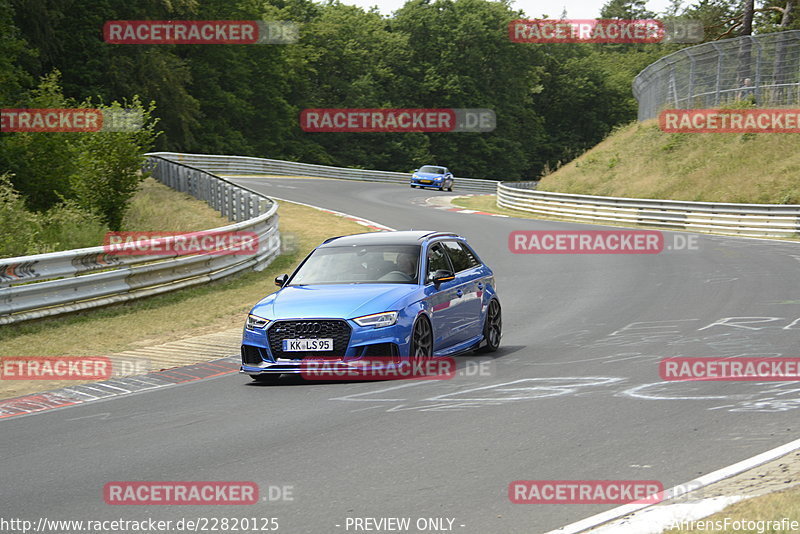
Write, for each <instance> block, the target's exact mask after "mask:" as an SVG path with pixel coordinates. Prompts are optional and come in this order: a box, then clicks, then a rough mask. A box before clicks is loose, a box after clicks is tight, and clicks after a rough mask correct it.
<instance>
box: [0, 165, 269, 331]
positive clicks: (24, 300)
mask: <svg viewBox="0 0 800 534" xmlns="http://www.w3.org/2000/svg"><path fill="white" fill-rule="evenodd" d="M145 169H146V170H149V171H150V172H151V173H152V174H153V176H154V177H155V178H156V179H158V180H159V181H161V182H163V183H164V184H166V185H168V186H170V187H172V188H174V189H177V190H178V191H184V192H187V193H189V194H191V195H192V196H194V197H196V198H199V199H201V200H205V201H206V202H208V204H209V205H210V206H211V207H212V208H215V209H217V210H218V211H220V212H221V213H222V214H223V215H225V216H227V217H228V219H229V220H232V221H236V223H235V224H231V225H228V226H223V227H220V228H215V229H213V230H208V231H213V232H233V231H247V232H254V233H255V234H257V235H258V252H256V253H255V254H254V255H249V256H244V255H233V254H227V255H208V254H195V255H177V254H175V255H158V256H155V255H149V256H127V255H117V254H113V253H108V251H106V250H105V249H104V247H102V246H101V247H91V248H83V249H77V250H67V251H62V252H53V253H48V254H37V255H34V256H22V257H17V258H7V259H0V324H10V323H16V322H19V321H25V320H29V319H36V318H40V317H47V316H50V315H57V314H61V313H68V312H74V311H78V310H83V309H87V308H94V307H98V306H105V305H108V304H112V303H117V302H124V301H128V300H132V299H136V298H141V297H146V296H150V295H157V294H159V293H165V292H167V291H172V290H175V289H180V288H184V287H189V286H193V285H197V284H201V283H205V282H209V281H211V280H217V279H219V278H223V277H225V276H228V275H232V274H234V273H237V272H240V271H243V270H245V269H255V270H261V269H263V268H265V267H266V266H267V265H269V263H270V262H271V261H272V260H273V259H274V258H275V257H276V256H277V255H278V254H279V253H280V243H281V241H280V235H279V233H278V213H277V210H278V205H277V204H276V203H275V202H273V201H272V200H271V199H269V198H267V197H265V196H263V195H260V194H259V193H256V192H253V191H250V190H249V189H246V188H244V187H241V186H239V185H236V184H234V183H232V182H229V181H228V180H225V179H223V178H219V177H218V176H214V175H213V174H211V173H209V172H206V171H203V170H201V169H195V168H192V167H189V166H186V165H183V164H180V163H176V162H172V161H169V160H167V159H164V158H161V157H158V156H149V157H148V160H147V163H146V165H145Z"/></svg>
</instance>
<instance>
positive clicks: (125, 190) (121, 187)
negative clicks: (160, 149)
mask: <svg viewBox="0 0 800 534" xmlns="http://www.w3.org/2000/svg"><path fill="white" fill-rule="evenodd" d="M87 104H88V103H87ZM154 108H155V106H154V104H153V103H151V104H150V105H149V107H147V108H145V107H144V106H143V105H142V103H141V101H140V100H139V98H138V97H134V98H133V101H132V102H131V103H130V104H128V105H122V104H120V103H119V102H113V103H112V104H111V105H109V106H102V107H101V109H102V110H103V111H104V113H105V114H107V113H108V112H109V111H111V112H114V111H117V112H119V111H122V110H123V109H124V110H127V111H135V112H138V113H140V114H141V116H142V118H143V126H142V128H140V129H138V130H134V131H128V132H113V131H99V132H92V133H86V134H81V137H79V138H78V141H77V143H76V146H75V153H76V169H75V172H74V173H73V174H72V175H71V176H70V177H69V183H70V186H71V191H70V198H73V199H75V201H76V202H77V204H78V205H79V206H80V207H81V208H83V209H85V210H87V211H89V212H92V213H95V214H97V215H99V216H100V218H101V219H102V220H103V222H105V223H106V224H107V225H108V226H109V227H110V228H111V230H113V231H117V230H121V226H122V219H123V218H124V216H125V212H126V211H127V209H128V203H129V201H130V199H131V197H132V196H133V194H134V193H135V192H136V190H137V189H138V187H139V183H140V182H141V181H142V180H143V179H144V178H145V175H144V174H142V173H141V172H140V169H141V168H142V165H143V164H144V160H145V156H144V153H145V152H147V151H148V150H150V148H151V147H152V145H153V142H154V141H155V137H156V135H157V134H156V131H155V123H156V121H154V120H152V118H151V117H152V112H153V110H154Z"/></svg>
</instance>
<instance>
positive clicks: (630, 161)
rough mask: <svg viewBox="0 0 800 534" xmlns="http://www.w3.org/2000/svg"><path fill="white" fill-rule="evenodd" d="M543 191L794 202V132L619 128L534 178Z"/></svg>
mask: <svg viewBox="0 0 800 534" xmlns="http://www.w3.org/2000/svg"><path fill="white" fill-rule="evenodd" d="M539 189H541V190H544V191H559V192H562V193H578V194H587V195H602V196H617V197H638V198H661V199H674V200H694V201H703V202H743V203H775V204H798V203H800V136H798V135H796V134H777V133H773V134H769V133H764V134H714V133H708V134H668V133H664V132H662V131H661V130H660V129H659V128H658V124H657V123H656V121H647V122H643V123H634V124H630V125H628V126H625V127H623V128H621V129H619V130H618V131H616V132H615V133H613V134H612V135H610V136H609V137H608V138H607V139H606V140H605V141H603V142H602V143H600V144H599V145H597V146H596V147H594V148H593V149H591V150H589V151H588V152H586V153H585V154H584V155H582V156H581V157H579V158H577V159H576V160H574V161H572V162H570V163H568V164H567V165H564V166H563V167H561V168H560V169H558V170H557V171H556V172H554V173H552V174H550V175H548V176H546V177H544V178H543V179H542V180H541V182H540V183H539Z"/></svg>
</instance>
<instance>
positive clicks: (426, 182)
mask: <svg viewBox="0 0 800 534" xmlns="http://www.w3.org/2000/svg"><path fill="white" fill-rule="evenodd" d="M419 183H421V184H432V183H433V180H420V181H419Z"/></svg>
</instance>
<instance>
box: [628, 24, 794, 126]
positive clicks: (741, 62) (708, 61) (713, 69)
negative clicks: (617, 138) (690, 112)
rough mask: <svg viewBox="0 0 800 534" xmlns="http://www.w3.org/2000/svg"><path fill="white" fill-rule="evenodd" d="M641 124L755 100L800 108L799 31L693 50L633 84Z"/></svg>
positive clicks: (647, 72)
mask: <svg viewBox="0 0 800 534" xmlns="http://www.w3.org/2000/svg"><path fill="white" fill-rule="evenodd" d="M633 94H634V96H635V97H636V100H637V101H638V102H639V117H638V118H639V120H640V121H644V120H647V119H652V118H654V117H656V116H657V115H658V113H659V112H660V111H661V110H662V109H667V108H675V109H694V108H716V107H720V106H724V105H727V104H730V103H732V102H735V101H737V100H744V99H752V100H753V101H754V103H755V104H756V105H757V106H758V107H761V108H768V107H784V106H797V105H798V104H800V30H789V31H781V32H775V33H764V34H760V35H748V36H742V37H736V38H734V39H723V40H720V41H711V42H708V43H703V44H699V45H696V46H690V47H688V48H684V49H682V50H679V51H677V52H674V53H672V54H670V55H668V56H664V57H662V58H661V59H659V60H658V61H656V62H655V63H653V64H651V65H649V66H647V67H646V68H645V69H644V70H642V72H640V73H639V74H638V75H637V76H636V78H635V79H634V80H633Z"/></svg>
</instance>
